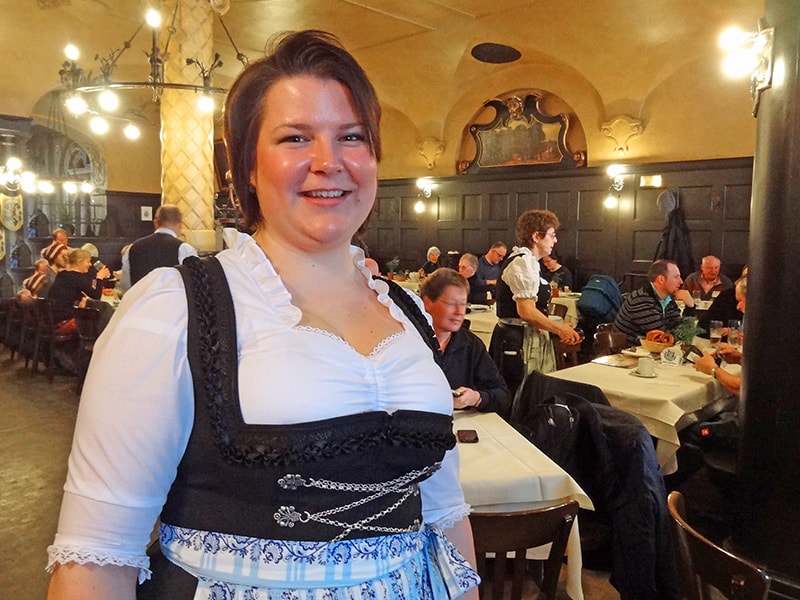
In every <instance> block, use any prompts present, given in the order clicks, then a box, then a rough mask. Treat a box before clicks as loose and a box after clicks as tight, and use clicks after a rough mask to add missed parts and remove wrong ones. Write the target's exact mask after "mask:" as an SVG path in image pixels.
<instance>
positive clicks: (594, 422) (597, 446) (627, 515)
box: [511, 371, 681, 600]
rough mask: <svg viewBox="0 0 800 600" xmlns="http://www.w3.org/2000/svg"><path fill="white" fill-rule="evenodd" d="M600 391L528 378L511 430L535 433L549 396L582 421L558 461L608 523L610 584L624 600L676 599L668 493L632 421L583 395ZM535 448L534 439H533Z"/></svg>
mask: <svg viewBox="0 0 800 600" xmlns="http://www.w3.org/2000/svg"><path fill="white" fill-rule="evenodd" d="M587 390H589V391H590V393H591V394H592V395H593V396H596V395H597V394H598V393H599V394H602V392H601V391H600V390H599V388H595V387H594V386H587V385H586V384H580V383H575V382H572V381H567V380H561V379H556V378H554V377H548V376H547V375H544V374H542V373H539V372H538V371H533V372H531V373H530V374H529V375H528V376H527V377H526V379H525V381H524V383H523V385H522V386H521V387H520V390H519V392H518V393H517V396H516V398H515V399H514V406H513V409H512V418H511V424H512V425H514V426H515V427H518V428H519V429H520V430H521V431H536V427H535V426H533V424H532V423H528V419H529V418H533V415H535V414H536V411H535V410H534V409H533V407H534V406H536V405H537V404H539V403H542V402H544V401H545V400H547V399H548V398H552V397H555V398H556V401H557V402H559V403H561V404H566V405H567V406H569V407H570V408H571V409H572V410H573V411H575V412H576V413H577V415H578V417H577V428H578V431H577V435H575V437H574V438H573V443H572V448H571V452H566V453H562V458H561V459H560V462H559V463H558V464H559V465H560V466H561V467H562V468H563V469H564V470H565V471H567V472H568V473H569V474H570V475H571V476H572V477H573V478H574V479H575V481H576V482H577V483H578V484H579V485H580V486H581V488H583V490H584V491H585V492H586V493H587V494H588V495H589V498H590V499H591V500H592V503H593V504H594V506H595V509H596V511H597V513H599V514H600V515H605V516H606V517H607V518H608V520H609V522H610V524H611V535H612V540H611V547H612V554H613V568H612V575H611V583H612V584H613V585H614V587H616V588H617V590H618V591H619V593H620V597H621V599H622V600H678V599H679V598H680V597H681V594H680V590H679V589H678V584H677V581H678V577H677V569H676V565H675V557H674V554H673V549H672V539H671V534H670V529H669V513H668V511H667V505H666V495H667V494H666V489H665V486H664V480H663V478H662V476H661V470H660V467H659V465H658V459H657V458H656V454H655V447H654V445H653V440H652V439H651V437H650V434H649V433H648V432H647V430H646V429H645V428H644V425H642V423H641V422H640V421H639V420H638V419H637V418H636V417H634V416H633V415H631V414H629V413H626V412H623V411H621V410H618V409H616V408H613V407H611V406H608V405H607V404H608V400H607V399H605V396H604V395H603V400H605V404H598V403H595V402H591V401H589V400H588V399H587V398H586V397H583V396H582V394H583V393H585V392H586V391H587ZM531 441H533V442H534V443H536V440H535V439H534V440H531Z"/></svg>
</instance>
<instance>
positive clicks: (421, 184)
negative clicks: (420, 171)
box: [417, 177, 437, 198]
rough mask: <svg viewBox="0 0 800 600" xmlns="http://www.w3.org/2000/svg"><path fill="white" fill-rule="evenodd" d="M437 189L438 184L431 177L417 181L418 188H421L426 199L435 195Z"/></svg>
mask: <svg viewBox="0 0 800 600" xmlns="http://www.w3.org/2000/svg"><path fill="white" fill-rule="evenodd" d="M436 187H437V186H436V184H435V183H434V182H433V180H432V179H431V178H430V177H420V178H419V179H417V188H419V190H420V192H421V193H422V195H423V196H425V197H426V198H430V197H431V194H433V190H435V189H436Z"/></svg>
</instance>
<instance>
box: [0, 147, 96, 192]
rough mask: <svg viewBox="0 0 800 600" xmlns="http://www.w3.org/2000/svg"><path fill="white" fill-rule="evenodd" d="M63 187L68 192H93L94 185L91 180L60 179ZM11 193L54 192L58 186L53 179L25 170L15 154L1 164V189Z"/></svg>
mask: <svg viewBox="0 0 800 600" xmlns="http://www.w3.org/2000/svg"><path fill="white" fill-rule="evenodd" d="M59 182H60V183H61V187H62V188H63V189H64V192H66V193H67V194H77V193H78V192H81V193H84V194H91V193H92V192H93V191H94V185H92V183H91V182H89V181H75V180H60V181H59ZM2 189H5V191H7V192H8V193H9V194H17V193H19V192H20V191H22V192H24V193H26V194H36V193H38V194H53V193H55V191H56V187H55V185H54V183H53V182H52V181H49V180H46V179H39V177H38V176H37V175H36V173H34V172H33V171H24V170H23V165H22V161H21V160H20V159H18V158H17V157H15V156H12V157H10V158H9V159H8V160H7V161H6V164H5V165H0V190H2Z"/></svg>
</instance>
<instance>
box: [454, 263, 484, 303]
mask: <svg viewBox="0 0 800 600" xmlns="http://www.w3.org/2000/svg"><path fill="white" fill-rule="evenodd" d="M458 272H459V273H461V275H462V276H463V277H464V278H465V279H466V280H467V283H468V284H469V294H468V295H467V302H469V303H470V304H487V303H488V302H489V298H488V296H487V295H486V293H487V292H488V291H489V284H488V283H487V282H486V280H484V279H481V278H480V275H478V257H477V256H475V255H474V254H470V253H469V252H468V253H466V254H463V255H462V256H461V258H460V259H459V260H458Z"/></svg>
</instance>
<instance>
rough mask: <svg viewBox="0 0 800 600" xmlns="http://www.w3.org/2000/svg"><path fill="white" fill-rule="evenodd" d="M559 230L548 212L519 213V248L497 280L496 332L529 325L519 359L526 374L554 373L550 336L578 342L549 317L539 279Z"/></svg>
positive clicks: (545, 289) (547, 298)
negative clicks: (543, 264) (542, 265)
mask: <svg viewBox="0 0 800 600" xmlns="http://www.w3.org/2000/svg"><path fill="white" fill-rule="evenodd" d="M558 227H559V222H558V217H557V216H556V215H555V214H554V213H552V212H550V211H549V210H528V211H526V212H524V213H522V214H521V215H520V216H519V218H518V219H517V226H516V234H517V244H518V247H516V248H514V250H513V251H512V252H511V254H510V255H509V257H508V258H507V259H506V260H505V261H504V262H503V267H502V273H501V275H500V278H499V279H498V280H497V292H496V296H497V301H496V302H497V316H498V318H499V319H500V321H501V323H500V324H498V328H500V329H502V330H504V331H509V328H508V327H507V325H515V324H516V325H519V324H523V325H528V327H524V336H523V340H522V359H523V361H524V363H525V371H526V372H528V373H529V372H531V371H534V370H535V371H541V372H543V373H549V372H551V371H554V370H555V355H554V353H553V344H552V343H551V342H550V335H549V334H550V333H552V334H554V335H557V336H558V337H559V339H561V341H562V342H564V343H565V344H578V343H580V341H581V336H580V334H579V333H578V332H577V331H576V330H575V329H574V328H573V327H572V325H571V324H569V323H567V322H564V321H555V320H552V319H550V318H549V317H548V311H547V305H548V304H549V303H550V286H549V285H548V283H547V282H546V281H545V280H544V279H542V276H541V272H540V270H539V260H540V259H541V258H543V257H545V256H549V255H550V253H551V252H552V251H553V247H554V246H555V245H556V241H557V240H556V229H558ZM504 325H505V326H506V327H504ZM493 337H494V336H493ZM493 355H494V353H493Z"/></svg>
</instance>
